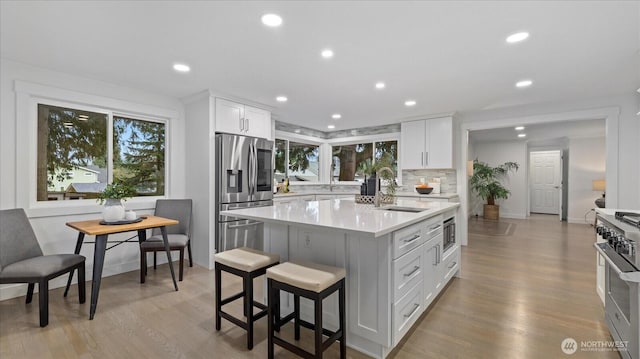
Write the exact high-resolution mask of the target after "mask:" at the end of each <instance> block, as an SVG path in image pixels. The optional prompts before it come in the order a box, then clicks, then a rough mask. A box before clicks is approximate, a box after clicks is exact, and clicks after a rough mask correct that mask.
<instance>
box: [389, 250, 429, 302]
mask: <svg viewBox="0 0 640 359" xmlns="http://www.w3.org/2000/svg"><path fill="white" fill-rule="evenodd" d="M423 247H424V245H420V246H418V247H417V248H414V249H412V250H411V251H410V252H409V253H407V254H406V255H404V256H402V257H400V258H398V259H396V260H394V261H393V301H394V302H397V301H398V300H399V299H400V298H402V297H403V296H405V294H407V292H408V291H409V290H410V289H411V288H413V287H414V286H415V285H416V284H417V283H418V282H420V281H421V280H422V277H423V276H424V271H425V267H424V266H425V261H424V255H425V252H424V249H423Z"/></svg>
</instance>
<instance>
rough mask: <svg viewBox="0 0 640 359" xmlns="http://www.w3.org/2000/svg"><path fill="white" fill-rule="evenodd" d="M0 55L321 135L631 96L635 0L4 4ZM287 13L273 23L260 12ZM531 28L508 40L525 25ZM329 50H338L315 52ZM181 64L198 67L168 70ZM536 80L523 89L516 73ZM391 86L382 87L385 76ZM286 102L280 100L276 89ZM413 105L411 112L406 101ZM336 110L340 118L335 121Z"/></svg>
mask: <svg viewBox="0 0 640 359" xmlns="http://www.w3.org/2000/svg"><path fill="white" fill-rule="evenodd" d="M0 6H1V8H0V10H1V15H0V16H1V17H0V26H1V31H0V33H1V34H0V56H2V57H3V58H8V59H13V60H16V61H20V62H24V63H29V64H32V65H36V66H41V67H44V68H49V69H53V70H57V71H62V72H67V73H71V74H75V75H79V76H84V77H89V78H94V79H99V80H104V81H107V82H111V83H116V84H119V85H123V86H128V87H134V88H139V89H143V90H148V91H151V92H155V93H159V94H165V95H169V96H173V97H178V98H182V97H186V96H189V95H192V94H194V93H196V92H199V91H202V90H204V89H212V90H213V91H215V92H222V93H227V94H230V95H234V96H238V97H242V98H246V99H250V100H253V101H257V102H261V103H264V104H267V105H270V106H274V107H275V108H276V110H275V112H274V113H275V114H276V115H277V117H278V119H279V120H280V121H283V122H288V123H292V124H298V125H301V126H306V127H310V128H314V129H318V130H322V131H327V127H326V126H327V125H328V124H330V123H335V124H336V130H341V129H347V128H355V127H365V126H376V125H382V124H388V123H394V122H398V121H399V120H400V119H402V118H407V117H411V116H418V115H425V114H433V113H442V112H453V111H474V110H480V109H486V108H495V107H503V106H511V105H522V104H528V103H539V102H547V101H565V100H566V101H569V100H574V99H585V98H591V97H599V96H606V95H614V94H621V93H629V92H631V91H634V90H635V89H637V88H638V86H639V85H640V70H639V63H640V28H639V26H640V25H639V24H640V2H637V1H627V2H617V1H604V2H597V1H567V2H521V1H512V2H506V1H495V2H491V1H474V2H471V1H469V2H454V1H449V2H444V1H442V2H435V1H433V2H427V1H423V2H420V1H407V2H404V1H349V2H337V1H325V2H321V1H318V2H302V1H298V2H292V1H291V2H290V1H281V2H272V1H264V2H261V1H250V2H240V1H233V2H231V1H229V2H222V1H218V2H212V1H209V2H207V1H194V2H187V1H160V2H152V1H129V2H125V1H104V2H93V1H91V2H80V1H68V2H60V1H46V2H37V1H17V2H15V1H0ZM268 12H274V13H277V14H280V15H281V16H282V17H283V20H284V23H283V25H282V26H281V27H279V28H267V27H265V26H263V25H262V23H261V22H260V17H261V16H262V15H263V14H265V13H268ZM522 30H525V31H529V32H530V33H531V37H530V38H529V39H528V40H526V41H524V42H522V43H519V44H515V45H509V44H507V43H506V42H505V41H504V40H505V38H506V37H507V35H509V34H511V33H514V32H517V31H522ZM325 47H330V48H332V49H333V50H334V52H335V57H334V58H333V59H331V60H325V59H322V58H321V57H320V51H321V50H322V49H323V48H325ZM175 62H185V63H187V64H189V65H190V66H191V69H192V71H191V73H189V74H186V75H184V74H178V73H176V72H174V71H173V70H172V68H171V67H172V65H173V63H175ZM524 78H530V79H532V80H533V81H534V85H533V86H532V87H530V88H527V89H516V88H515V87H514V84H515V82H516V81H518V80H521V79H524ZM380 80H381V81H385V82H386V84H387V88H386V89H384V90H383V91H376V90H375V89H374V84H375V82H376V81H380ZM281 94H283V95H286V96H288V98H289V101H288V102H287V103H286V104H280V103H278V102H276V101H275V97H276V96H277V95H281ZM407 99H415V100H416V101H417V102H418V104H417V105H416V106H415V107H413V108H406V107H405V106H404V101H405V100H407ZM336 112H339V113H341V114H342V119H341V120H332V119H331V114H332V113H336Z"/></svg>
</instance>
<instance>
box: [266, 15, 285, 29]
mask: <svg viewBox="0 0 640 359" xmlns="http://www.w3.org/2000/svg"><path fill="white" fill-rule="evenodd" d="M262 23H263V24H265V25H267V26H269V27H277V26H280V25H282V18H281V17H280V16H279V15H276V14H265V15H262Z"/></svg>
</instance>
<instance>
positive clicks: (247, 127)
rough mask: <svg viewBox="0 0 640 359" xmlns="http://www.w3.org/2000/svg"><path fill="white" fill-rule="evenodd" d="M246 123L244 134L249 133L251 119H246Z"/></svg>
mask: <svg viewBox="0 0 640 359" xmlns="http://www.w3.org/2000/svg"><path fill="white" fill-rule="evenodd" d="M244 121H245V129H244V132H249V119H248V118H245V119H244Z"/></svg>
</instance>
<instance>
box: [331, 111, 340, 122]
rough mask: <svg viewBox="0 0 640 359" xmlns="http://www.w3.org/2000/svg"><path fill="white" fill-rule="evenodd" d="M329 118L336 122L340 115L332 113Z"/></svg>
mask: <svg viewBox="0 0 640 359" xmlns="http://www.w3.org/2000/svg"><path fill="white" fill-rule="evenodd" d="M331 118H332V119H334V120H337V119H339V118H342V115H341V114H339V113H334V114H333V115H331Z"/></svg>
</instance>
